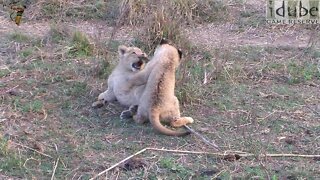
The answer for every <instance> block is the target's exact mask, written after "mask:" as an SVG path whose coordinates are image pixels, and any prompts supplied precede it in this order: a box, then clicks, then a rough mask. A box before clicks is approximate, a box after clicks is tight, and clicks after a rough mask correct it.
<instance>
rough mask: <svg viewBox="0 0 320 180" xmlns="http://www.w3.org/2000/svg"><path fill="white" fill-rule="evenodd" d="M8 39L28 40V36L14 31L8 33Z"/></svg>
mask: <svg viewBox="0 0 320 180" xmlns="http://www.w3.org/2000/svg"><path fill="white" fill-rule="evenodd" d="M9 39H10V40H12V41H16V42H27V41H29V40H30V37H29V36H27V35H25V34H23V33H22V32H19V31H15V32H13V33H11V34H9Z"/></svg>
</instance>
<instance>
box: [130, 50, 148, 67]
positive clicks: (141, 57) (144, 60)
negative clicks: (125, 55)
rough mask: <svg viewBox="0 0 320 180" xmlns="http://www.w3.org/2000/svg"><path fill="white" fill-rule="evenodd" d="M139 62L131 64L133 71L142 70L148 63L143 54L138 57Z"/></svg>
mask: <svg viewBox="0 0 320 180" xmlns="http://www.w3.org/2000/svg"><path fill="white" fill-rule="evenodd" d="M138 58H139V60H138V61H137V62H134V63H132V65H131V66H132V69H133V71H139V70H141V69H143V68H144V65H145V64H146V63H147V62H148V61H149V59H148V57H147V56H146V55H145V54H144V53H143V54H141V55H140V56H138Z"/></svg>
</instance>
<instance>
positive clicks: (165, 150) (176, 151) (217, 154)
mask: <svg viewBox="0 0 320 180" xmlns="http://www.w3.org/2000/svg"><path fill="white" fill-rule="evenodd" d="M147 150H151V151H161V152H171V153H183V154H206V155H214V156H218V157H226V156H228V155H229V156H230V155H237V156H239V157H240V158H241V157H252V156H256V155H255V154H252V153H246V152H240V151H225V152H223V153H212V152H205V151H184V150H173V149H158V148H144V149H142V150H140V151H138V152H136V153H135V154H132V155H130V156H128V157H126V158H125V159H123V160H121V161H119V162H118V163H116V164H114V165H112V166H111V167H110V168H108V169H106V170H104V171H102V172H100V173H99V174H97V175H95V176H94V177H93V178H91V179H90V180H94V179H97V178H98V177H99V176H101V175H102V174H104V173H107V172H108V171H110V170H112V169H114V168H115V167H117V166H119V165H120V164H122V163H124V162H125V161H128V160H129V159H131V158H133V157H134V156H137V155H139V154H141V153H143V152H145V151H147ZM259 157H301V158H320V154H319V155H306V154H261V155H259Z"/></svg>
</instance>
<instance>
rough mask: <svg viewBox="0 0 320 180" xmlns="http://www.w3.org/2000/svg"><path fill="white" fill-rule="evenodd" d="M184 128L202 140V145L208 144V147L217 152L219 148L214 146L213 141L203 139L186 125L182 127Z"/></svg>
mask: <svg viewBox="0 0 320 180" xmlns="http://www.w3.org/2000/svg"><path fill="white" fill-rule="evenodd" d="M184 127H185V128H187V129H188V130H189V131H190V132H191V133H193V134H194V135H196V136H197V137H198V138H200V139H202V140H203V142H204V143H206V144H208V145H209V146H211V147H213V148H214V150H216V151H218V150H220V149H219V146H218V145H216V144H215V143H214V142H213V141H210V140H208V139H207V138H206V137H204V136H203V135H201V134H200V133H198V132H197V131H195V130H193V129H192V128H190V127H189V126H187V125H184Z"/></svg>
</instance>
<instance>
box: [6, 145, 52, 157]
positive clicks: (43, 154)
mask: <svg viewBox="0 0 320 180" xmlns="http://www.w3.org/2000/svg"><path fill="white" fill-rule="evenodd" d="M11 143H12V144H15V145H17V146H21V147H23V148H26V149H29V150H31V151H34V152H36V153H38V154H41V155H42V156H46V157H48V158H52V156H50V155H48V154H45V153H42V152H40V151H38V150H35V149H33V148H31V147H28V146H25V145H23V144H19V143H16V142H13V141H11Z"/></svg>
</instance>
